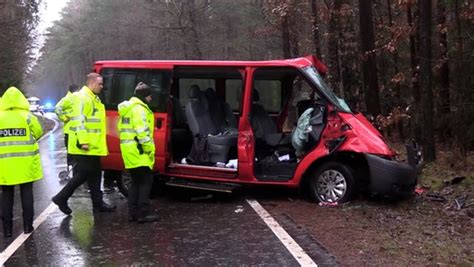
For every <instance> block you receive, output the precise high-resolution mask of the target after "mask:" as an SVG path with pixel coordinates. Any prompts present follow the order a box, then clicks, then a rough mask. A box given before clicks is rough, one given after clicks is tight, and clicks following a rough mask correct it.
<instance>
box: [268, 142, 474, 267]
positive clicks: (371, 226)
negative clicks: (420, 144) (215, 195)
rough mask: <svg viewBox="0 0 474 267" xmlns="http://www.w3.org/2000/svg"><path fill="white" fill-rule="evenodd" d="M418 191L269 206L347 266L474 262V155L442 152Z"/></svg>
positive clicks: (283, 201)
mask: <svg viewBox="0 0 474 267" xmlns="http://www.w3.org/2000/svg"><path fill="white" fill-rule="evenodd" d="M417 191H418V193H417V194H415V195H414V197H413V198H411V199H408V200H404V201H399V202H391V203H390V202H384V201H380V200H370V199H367V198H366V197H359V198H358V199H356V200H354V201H353V202H351V203H348V204H345V205H339V206H336V207H321V206H318V204H316V203H310V202H308V201H307V200H305V199H298V200H293V201H288V198H287V199H281V200H275V199H273V200H271V199H270V200H268V201H267V202H265V204H266V205H265V208H267V209H268V210H269V211H270V213H271V214H272V215H273V216H275V217H276V219H277V220H279V219H280V220H283V219H285V218H287V219H288V218H289V219H290V220H292V221H293V222H294V223H295V224H296V225H298V226H301V227H302V228H304V229H305V230H306V231H308V232H309V233H310V234H311V235H312V236H313V237H314V238H315V239H316V240H318V241H319V242H320V243H321V245H322V246H323V247H325V248H326V249H327V250H328V251H329V252H330V253H331V254H333V255H334V256H335V257H336V259H337V260H338V262H339V263H340V264H341V265H342V266H428V265H429V266H431V265H434V266H453V265H455V266H474V154H473V153H471V154H468V155H466V156H465V158H464V159H459V160H456V158H454V157H453V153H452V152H451V151H448V150H444V151H440V152H439V153H438V160H437V161H436V162H434V163H430V164H427V165H425V166H424V168H423V172H422V174H421V175H420V180H419V182H418V189H417ZM290 200H291V199H290Z"/></svg>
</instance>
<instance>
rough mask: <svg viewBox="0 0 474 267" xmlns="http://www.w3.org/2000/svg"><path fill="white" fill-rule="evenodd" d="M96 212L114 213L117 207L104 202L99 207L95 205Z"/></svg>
mask: <svg viewBox="0 0 474 267" xmlns="http://www.w3.org/2000/svg"><path fill="white" fill-rule="evenodd" d="M93 208H94V210H97V211H100V212H114V211H115V208H116V206H112V205H110V204H107V203H105V202H102V203H100V204H97V205H93Z"/></svg>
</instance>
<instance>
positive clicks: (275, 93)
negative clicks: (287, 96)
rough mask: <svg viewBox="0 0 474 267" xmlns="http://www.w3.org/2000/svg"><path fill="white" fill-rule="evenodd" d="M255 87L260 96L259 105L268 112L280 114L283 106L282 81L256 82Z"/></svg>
mask: <svg viewBox="0 0 474 267" xmlns="http://www.w3.org/2000/svg"><path fill="white" fill-rule="evenodd" d="M254 87H255V89H257V91H258V94H259V98H260V99H259V104H260V105H262V106H263V107H264V108H265V110H266V111H267V112H271V113H278V112H280V110H281V105H282V103H281V102H282V101H281V97H282V84H281V81H280V80H255V86H254Z"/></svg>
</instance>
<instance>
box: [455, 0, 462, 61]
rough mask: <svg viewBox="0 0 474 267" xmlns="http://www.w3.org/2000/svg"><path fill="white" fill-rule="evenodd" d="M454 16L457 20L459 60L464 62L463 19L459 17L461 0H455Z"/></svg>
mask: <svg viewBox="0 0 474 267" xmlns="http://www.w3.org/2000/svg"><path fill="white" fill-rule="evenodd" d="M454 18H455V20H456V31H457V34H458V36H457V37H458V53H459V60H460V61H461V62H462V61H463V58H464V55H463V54H464V51H463V50H464V47H463V41H462V29H461V19H460V18H459V2H458V0H454Z"/></svg>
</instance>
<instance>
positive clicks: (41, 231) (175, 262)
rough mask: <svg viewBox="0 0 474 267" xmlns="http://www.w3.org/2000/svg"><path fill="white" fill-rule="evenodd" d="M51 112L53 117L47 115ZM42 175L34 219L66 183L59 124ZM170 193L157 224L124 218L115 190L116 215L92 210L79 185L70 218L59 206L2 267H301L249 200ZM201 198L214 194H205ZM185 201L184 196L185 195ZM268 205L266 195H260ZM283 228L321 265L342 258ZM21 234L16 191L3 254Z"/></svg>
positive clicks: (159, 205)
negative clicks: (63, 181) (61, 178)
mask: <svg viewBox="0 0 474 267" xmlns="http://www.w3.org/2000/svg"><path fill="white" fill-rule="evenodd" d="M50 116H51V115H50ZM40 151H41V157H42V163H43V168H44V170H43V171H44V178H43V179H42V180H40V181H38V182H36V183H35V184H34V201H35V219H36V218H37V217H38V216H39V215H40V214H41V212H42V211H43V210H45V209H46V208H47V207H48V206H49V205H50V204H51V197H52V196H53V195H54V194H55V193H57V192H58V191H59V190H60V188H61V187H62V186H63V185H62V184H61V183H60V181H59V178H58V177H57V174H58V172H59V171H61V170H64V169H65V162H66V160H65V158H66V152H65V150H64V144H63V135H62V131H61V129H60V128H58V129H56V130H55V131H54V132H52V133H51V134H50V135H49V136H47V137H45V138H43V139H42V140H41V141H40ZM176 194H189V191H182V192H181V193H176V192H174V193H173V194H165V195H164V196H160V197H158V198H157V199H154V200H153V201H152V205H153V208H154V209H155V212H156V213H157V214H159V215H160V218H161V219H160V220H159V221H158V222H154V223H149V224H136V223H129V222H128V221H127V202H126V199H125V198H123V197H122V195H121V194H119V193H118V192H115V193H110V194H105V195H104V198H105V199H106V201H108V202H110V203H112V204H114V205H117V211H116V212H114V213H96V212H93V211H92V205H91V202H90V197H89V193H88V192H87V191H86V190H85V189H84V188H83V187H80V188H79V189H78V190H76V192H75V194H74V195H73V197H71V198H70V200H69V205H70V206H71V208H72V209H73V214H72V216H65V215H64V214H63V213H61V212H60V211H59V210H58V209H57V208H54V210H53V211H52V212H51V213H50V214H49V216H48V217H47V218H46V219H45V220H44V222H43V223H42V224H41V225H40V226H39V227H38V228H37V229H35V231H34V232H33V234H32V235H31V236H29V238H28V239H27V240H26V241H25V242H24V243H23V244H21V245H20V246H19V248H18V249H17V250H16V251H15V252H14V253H13V254H12V256H11V257H10V258H9V259H8V260H7V261H6V262H5V266H32V265H39V266H45V265H48V266H84V265H87V266H89V265H92V266H96V265H112V266H115V265H139V266H142V265H146V266H148V265H152V266H154V265H160V266H161V265H165V266H190V265H191V266H215V265H224V266H250V265H252V266H253V265H265V266H298V265H299V263H298V261H297V260H296V259H295V257H294V256H293V255H292V254H291V253H290V252H289V250H288V249H287V247H285V245H284V244H283V243H282V242H281V241H280V240H279V239H278V238H277V236H276V235H275V234H274V233H273V232H272V230H271V229H270V228H269V227H268V226H267V225H266V224H265V222H264V221H263V220H262V219H261V217H259V215H258V214H257V213H256V212H255V211H254V210H253V209H252V207H250V206H249V204H248V203H247V202H246V198H248V197H252V198H256V199H257V200H258V199H259V196H258V194H257V195H252V194H253V193H248V194H250V195H248V194H247V193H246V194H247V195H246V196H244V195H240V196H234V197H231V198H226V199H224V200H223V199H213V198H211V199H201V200H199V199H197V198H194V199H192V200H190V199H189V198H183V197H182V196H181V197H179V198H178V197H176ZM203 195H204V196H209V195H208V194H207V193H204V194H203ZM183 199H185V200H183ZM259 201H260V202H261V203H262V205H263V206H265V199H260V200H259ZM279 223H280V225H281V226H282V227H283V228H284V229H285V230H286V231H287V232H288V234H289V235H290V236H291V237H292V238H293V239H294V240H295V241H296V242H297V243H298V244H299V245H300V246H301V248H302V249H303V250H304V252H305V253H306V254H307V255H308V256H309V257H311V259H312V260H314V262H315V263H316V264H318V265H319V266H325V265H327V266H334V265H337V261H336V260H335V259H334V258H333V257H332V256H331V255H329V254H328V253H327V252H326V251H325V250H324V249H323V248H322V247H321V246H320V245H318V243H317V241H316V240H315V239H314V237H312V236H310V235H309V234H307V233H306V232H305V231H304V228H303V230H302V228H301V227H299V226H297V225H294V224H293V223H292V221H291V220H288V221H280V222H279ZM21 233H22V219H21V203H20V199H19V192H16V194H15V206H14V229H13V238H11V239H5V238H3V237H2V238H0V250H1V251H3V250H4V249H5V248H7V247H8V246H9V245H10V244H11V243H12V242H13V241H14V240H15V239H16V237H18V236H19V235H20V234H21Z"/></svg>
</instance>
